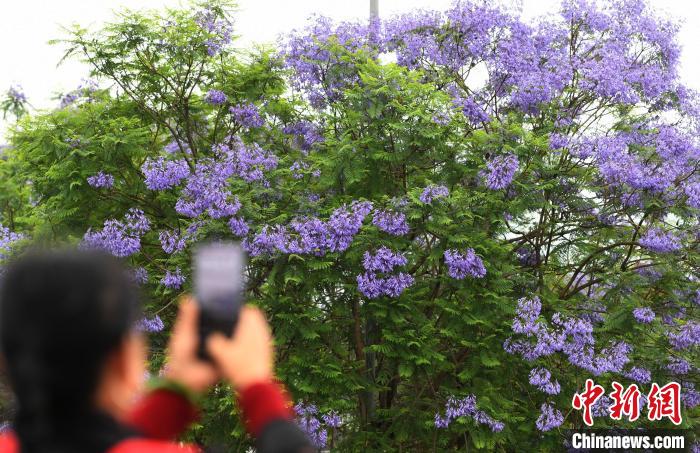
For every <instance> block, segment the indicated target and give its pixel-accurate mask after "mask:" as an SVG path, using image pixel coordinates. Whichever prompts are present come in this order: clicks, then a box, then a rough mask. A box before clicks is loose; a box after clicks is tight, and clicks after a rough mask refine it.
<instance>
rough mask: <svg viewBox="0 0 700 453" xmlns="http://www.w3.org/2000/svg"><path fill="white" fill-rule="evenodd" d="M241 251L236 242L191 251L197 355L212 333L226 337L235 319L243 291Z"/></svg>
mask: <svg viewBox="0 0 700 453" xmlns="http://www.w3.org/2000/svg"><path fill="white" fill-rule="evenodd" d="M245 264H246V257H245V252H244V251H243V249H242V248H241V246H240V245H239V244H236V243H231V242H212V243H208V244H203V245H200V246H199V247H198V248H197V249H196V250H195V254H194V269H193V276H194V292H195V298H196V300H197V303H198V304H199V307H200V311H199V331H200V357H202V358H207V354H206V349H205V347H204V346H205V342H206V337H207V336H208V335H209V334H210V333H212V332H221V333H223V334H224V335H227V336H230V335H232V334H233V330H234V328H235V326H236V322H237V321H238V313H239V311H240V308H241V306H242V305H243V297H244V292H245V280H244V271H245Z"/></svg>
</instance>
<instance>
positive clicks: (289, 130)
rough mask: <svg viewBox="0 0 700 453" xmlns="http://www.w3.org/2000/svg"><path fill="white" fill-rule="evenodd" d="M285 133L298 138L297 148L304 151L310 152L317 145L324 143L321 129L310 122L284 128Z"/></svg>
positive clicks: (301, 122)
mask: <svg viewBox="0 0 700 453" xmlns="http://www.w3.org/2000/svg"><path fill="white" fill-rule="evenodd" d="M283 132H284V133H285V134H289V135H294V136H295V137H296V139H297V140H296V141H297V146H298V147H299V149H301V150H302V151H306V152H308V151H310V150H311V148H312V147H313V146H314V145H315V144H317V143H321V142H323V140H324V138H323V134H322V133H321V132H320V130H319V128H318V127H317V126H315V125H314V124H312V123H310V122H308V121H300V122H298V123H294V124H290V125H287V126H285V127H284V129H283Z"/></svg>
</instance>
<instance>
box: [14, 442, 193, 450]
mask: <svg viewBox="0 0 700 453" xmlns="http://www.w3.org/2000/svg"><path fill="white" fill-rule="evenodd" d="M135 452H139V453H201V452H202V450H200V449H199V448H197V447H196V446H194V445H187V444H180V443H177V442H169V441H164V440H154V439H127V440H125V441H123V442H120V443H119V444H117V445H115V446H114V447H112V448H111V449H110V450H109V453H135ZM0 453H5V452H4V451H3V450H1V449H0Z"/></svg>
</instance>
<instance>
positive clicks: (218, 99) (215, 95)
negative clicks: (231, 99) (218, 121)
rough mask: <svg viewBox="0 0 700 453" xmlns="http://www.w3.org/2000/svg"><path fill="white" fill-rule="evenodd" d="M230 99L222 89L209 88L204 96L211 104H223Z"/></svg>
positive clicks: (205, 100)
mask: <svg viewBox="0 0 700 453" xmlns="http://www.w3.org/2000/svg"><path fill="white" fill-rule="evenodd" d="M227 100H228V97H227V96H226V93H224V92H223V91H221V90H209V91H208V92H207V95H206V96H204V102H206V103H207V104H211V105H221V104H224V103H225V102H226V101H227Z"/></svg>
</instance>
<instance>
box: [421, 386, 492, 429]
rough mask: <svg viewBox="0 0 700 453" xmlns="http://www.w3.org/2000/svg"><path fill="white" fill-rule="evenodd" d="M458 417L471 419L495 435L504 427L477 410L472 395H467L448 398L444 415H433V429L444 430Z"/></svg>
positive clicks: (474, 398)
mask: <svg viewBox="0 0 700 453" xmlns="http://www.w3.org/2000/svg"><path fill="white" fill-rule="evenodd" d="M460 417H469V418H472V419H473V420H474V421H475V422H476V423H477V424H480V425H487V426H488V427H489V428H491V431H493V432H495V433H497V432H500V431H503V428H504V427H505V425H504V424H503V422H500V421H498V420H495V419H493V418H492V417H491V416H489V415H488V414H487V413H485V412H484V411H482V410H480V409H477V407H476V397H475V396H474V395H467V396H466V397H464V398H460V399H457V398H455V397H453V396H451V397H449V398H448V399H447V402H446V403H445V415H444V416H441V415H440V414H439V413H437V414H435V427H436V428H440V429H445V428H447V427H448V426H450V424H451V423H452V421H453V420H455V419H457V418H460Z"/></svg>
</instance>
